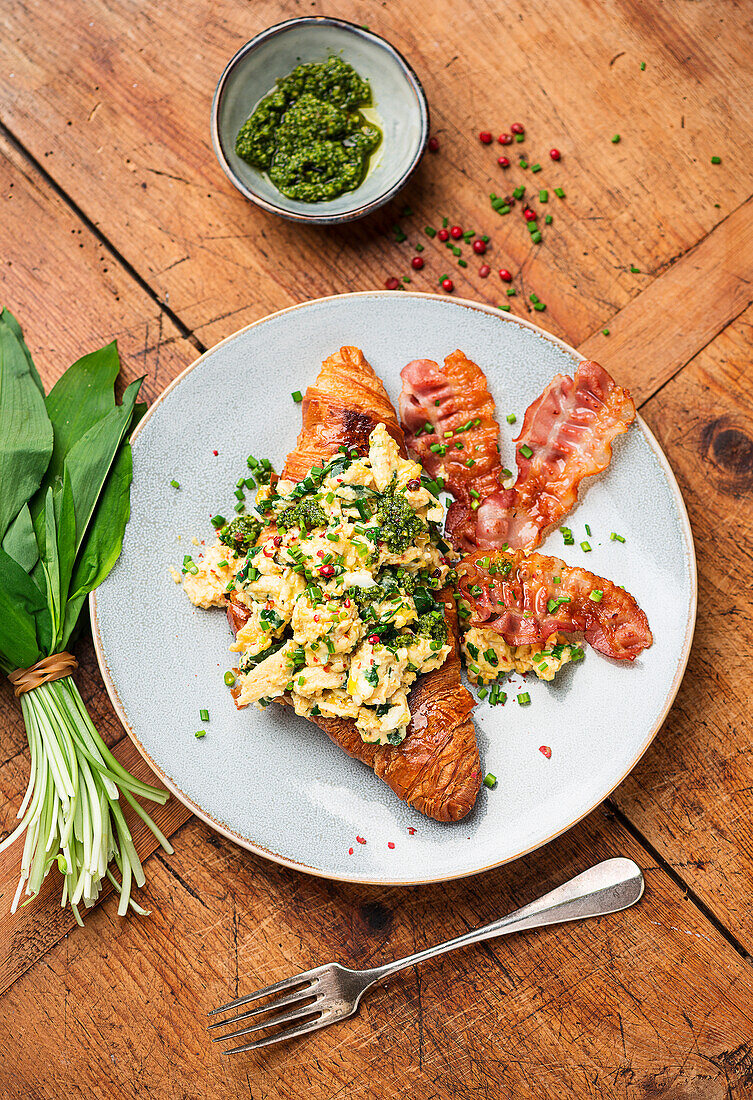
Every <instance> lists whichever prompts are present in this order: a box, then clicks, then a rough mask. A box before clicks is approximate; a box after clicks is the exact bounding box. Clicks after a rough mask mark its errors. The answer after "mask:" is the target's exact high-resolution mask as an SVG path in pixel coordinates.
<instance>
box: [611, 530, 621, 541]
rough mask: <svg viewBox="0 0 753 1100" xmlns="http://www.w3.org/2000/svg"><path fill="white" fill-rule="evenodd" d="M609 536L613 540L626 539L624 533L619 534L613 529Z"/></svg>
mask: <svg viewBox="0 0 753 1100" xmlns="http://www.w3.org/2000/svg"><path fill="white" fill-rule="evenodd" d="M609 538H610V541H611V542H624V541H625V537H624V535H618V534H617V533H616V532H615V531H612V533H611V534H610V536H609Z"/></svg>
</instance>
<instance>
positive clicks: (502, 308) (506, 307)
mask: <svg viewBox="0 0 753 1100" xmlns="http://www.w3.org/2000/svg"><path fill="white" fill-rule="evenodd" d="M497 309H501V310H502V312H503V313H509V312H510V307H509V306H508V304H507V303H506V302H505V304H504V305H501V306H497Z"/></svg>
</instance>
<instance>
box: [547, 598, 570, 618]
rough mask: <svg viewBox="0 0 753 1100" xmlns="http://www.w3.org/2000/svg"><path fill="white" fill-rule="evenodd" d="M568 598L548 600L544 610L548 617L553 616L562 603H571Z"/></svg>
mask: <svg viewBox="0 0 753 1100" xmlns="http://www.w3.org/2000/svg"><path fill="white" fill-rule="evenodd" d="M571 602H572V600H571V597H570V596H557V598H556V599H552V600H548V601H547V605H546V609H547V611H548V612H549V614H550V615H552V614H554V612H555V611H556V610H557V608H558V607H561V605H562V604H563V603H571Z"/></svg>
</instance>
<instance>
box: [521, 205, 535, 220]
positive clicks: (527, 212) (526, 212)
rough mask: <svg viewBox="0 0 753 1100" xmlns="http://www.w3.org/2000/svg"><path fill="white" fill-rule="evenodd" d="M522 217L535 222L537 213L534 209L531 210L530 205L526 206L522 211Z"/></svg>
mask: <svg viewBox="0 0 753 1100" xmlns="http://www.w3.org/2000/svg"><path fill="white" fill-rule="evenodd" d="M523 217H524V218H525V220H526V221H527V222H535V221H536V219H537V217H538V214H537V213H536V211H535V210H531V208H530V206H527V207H526V208H525V210H524V211H523Z"/></svg>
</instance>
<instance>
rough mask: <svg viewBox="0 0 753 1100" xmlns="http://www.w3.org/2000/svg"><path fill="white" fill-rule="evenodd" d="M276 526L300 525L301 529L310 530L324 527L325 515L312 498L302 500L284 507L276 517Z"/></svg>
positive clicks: (325, 524)
mask: <svg viewBox="0 0 753 1100" xmlns="http://www.w3.org/2000/svg"><path fill="white" fill-rule="evenodd" d="M277 526H278V527H281V528H285V529H287V528H288V527H300V529H301V531H311V530H312V529H313V528H314V527H326V526H327V515H326V513H325V511H324V509H323V508H321V507H320V506H319V505H318V504H317V503H316V502H315V501H313V500H302V501H300V502H299V503H298V504H291V505H290V507H289V508H284V509H283V510H282V511H281V512H280V514H279V515H278V517H277Z"/></svg>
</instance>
